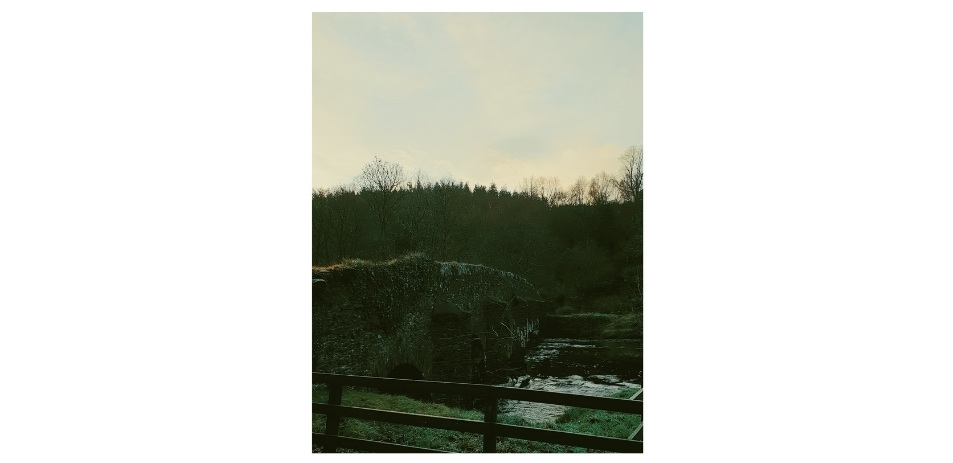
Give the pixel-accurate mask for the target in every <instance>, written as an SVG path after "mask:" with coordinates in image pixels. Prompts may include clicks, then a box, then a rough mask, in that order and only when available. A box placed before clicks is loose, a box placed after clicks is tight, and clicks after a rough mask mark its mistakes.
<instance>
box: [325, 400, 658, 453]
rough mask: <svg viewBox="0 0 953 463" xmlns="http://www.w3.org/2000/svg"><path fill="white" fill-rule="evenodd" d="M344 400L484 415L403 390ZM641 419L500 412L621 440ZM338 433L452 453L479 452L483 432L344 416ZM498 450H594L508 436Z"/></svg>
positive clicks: (502, 418)
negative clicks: (545, 419)
mask: <svg viewBox="0 0 953 463" xmlns="http://www.w3.org/2000/svg"><path fill="white" fill-rule="evenodd" d="M635 391H636V389H634V388H625V389H622V390H620V391H619V392H617V393H616V394H613V395H612V397H618V398H628V397H631V396H632V394H634V393H635ZM311 399H312V401H314V402H322V403H324V402H327V400H328V392H327V387H325V386H314V387H313V389H312V394H311ZM342 404H344V405H350V406H355V407H364V408H374V409H378V410H392V411H399V412H405V413H418V414H424V415H433V416H445V417H451V418H460V419H465V420H474V421H482V420H483V413H482V412H480V411H477V410H463V409H459V408H453V407H448V406H446V405H442V404H435V403H428V402H420V401H417V400H413V399H410V398H407V397H404V396H401V395H390V394H382V393H378V392H373V391H368V390H364V389H360V388H345V391H344V394H343V396H342ZM641 419H642V417H641V416H639V415H631V414H627V413H615V412H606V411H601V410H590V409H580V408H574V407H570V408H568V409H567V410H565V411H564V412H563V413H562V414H561V415H559V416H558V417H556V418H555V419H554V420H552V421H548V422H530V421H527V420H525V419H523V418H522V417H519V416H517V415H514V414H508V413H501V414H500V415H499V416H498V420H499V422H500V423H505V424H512V425H517V426H528V427H534V428H544V429H555V430H559V431H567V432H574V433H581V434H591V435H597V436H607V437H618V438H622V439H625V438H627V437H628V436H629V433H631V432H632V430H633V429H635V428H636V427H637V426H638V425H639V423H641ZM311 427H312V432H324V429H325V416H324V415H320V414H313V415H312V426H311ZM340 432H341V435H343V436H348V437H356V438H359V439H368V440H376V441H382V442H391V443H396V444H403V445H412V446H416V447H427V448H432V449H437V450H444V451H448V452H458V453H471V452H480V451H481V450H482V449H483V437H482V436H480V435H477V434H470V433H461V432H455V431H447V430H443V429H429V428H421V427H416V426H407V425H400V424H392V423H382V422H376V421H364V420H354V419H349V418H344V419H342V420H341V428H340ZM313 450H315V449H313ZM497 450H498V451H499V452H501V453H580V452H595V451H592V450H587V449H584V448H579V447H569V446H565V445H556V444H548V443H544V442H531V441H524V440H521V439H510V438H505V437H501V438H499V439H498V441H497Z"/></svg>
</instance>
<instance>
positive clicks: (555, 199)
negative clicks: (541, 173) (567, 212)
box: [543, 177, 566, 207]
mask: <svg viewBox="0 0 953 463" xmlns="http://www.w3.org/2000/svg"><path fill="white" fill-rule="evenodd" d="M543 195H544V197H545V198H546V202H547V203H549V206H550V207H554V206H560V205H562V204H563V203H564V202H565V201H566V192H565V191H563V190H562V187H561V185H560V184H559V177H549V178H547V179H545V180H544V181H543Z"/></svg>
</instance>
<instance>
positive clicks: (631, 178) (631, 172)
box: [615, 146, 642, 203]
mask: <svg viewBox="0 0 953 463" xmlns="http://www.w3.org/2000/svg"><path fill="white" fill-rule="evenodd" d="M619 160H620V161H621V162H622V167H621V168H620V173H621V174H622V177H621V178H619V179H618V180H616V182H615V186H616V188H617V189H618V190H619V195H620V196H621V198H622V202H626V203H628V202H635V201H636V200H637V199H640V198H641V196H642V147H641V146H639V147H636V146H630V147H629V148H628V149H626V150H625V152H624V153H622V155H620V156H619Z"/></svg>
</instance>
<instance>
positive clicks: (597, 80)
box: [312, 13, 642, 191]
mask: <svg viewBox="0 0 953 463" xmlns="http://www.w3.org/2000/svg"><path fill="white" fill-rule="evenodd" d="M312 40H313V44H312V45H313V48H312V50H313V58H314V59H313V64H312V74H313V88H312V95H313V96H312V98H313V101H312V105H313V106H312V112H313V119H312V129H313V148H312V149H313V152H312V158H313V159H312V184H313V186H314V187H325V188H327V187H334V186H337V185H342V184H347V183H350V182H352V181H353V180H354V179H355V177H356V176H357V175H358V174H359V173H360V171H361V168H362V167H363V166H364V165H365V164H367V163H368V162H370V161H372V160H373V158H374V156H378V157H380V158H381V159H383V160H385V161H390V162H396V163H399V164H401V165H402V166H403V167H404V171H405V173H407V174H409V175H411V174H414V173H415V172H417V171H418V170H422V171H423V172H424V173H426V174H427V175H428V176H429V178H430V179H431V180H439V179H442V178H447V177H453V178H454V179H455V180H457V181H465V182H469V184H470V186H471V187H472V186H473V185H475V184H483V185H487V186H488V185H489V184H490V183H491V182H495V183H496V184H497V186H498V187H503V186H504V185H505V186H506V187H507V188H508V189H509V190H511V191H513V190H516V189H517V188H518V187H519V184H520V182H521V180H522V179H523V178H524V177H529V176H531V175H533V176H537V177H538V176H546V177H552V176H555V177H559V179H560V181H561V182H562V185H563V188H568V186H569V185H571V184H572V183H573V182H574V181H575V180H576V178H578V177H579V176H585V177H587V178H591V177H592V176H593V175H595V174H596V173H598V172H600V171H603V170H605V171H607V172H609V173H614V172H616V171H617V170H618V156H619V155H620V154H621V153H622V152H623V151H624V150H625V148H626V147H628V146H630V145H642V14H641V13H314V16H313V39H312Z"/></svg>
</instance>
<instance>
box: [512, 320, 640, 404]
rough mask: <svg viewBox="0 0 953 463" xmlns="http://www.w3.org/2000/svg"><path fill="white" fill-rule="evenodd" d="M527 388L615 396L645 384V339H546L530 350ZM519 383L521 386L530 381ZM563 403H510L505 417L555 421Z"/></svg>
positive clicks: (528, 353)
mask: <svg viewBox="0 0 953 463" xmlns="http://www.w3.org/2000/svg"><path fill="white" fill-rule="evenodd" d="M525 360H526V368H527V376H528V377H529V382H528V384H527V385H526V388H527V389H534V390H541V391H553V392H567V393H571V394H584V395H594V396H609V395H612V394H614V393H616V392H618V391H620V390H622V389H623V388H627V387H628V388H633V387H639V386H641V384H642V379H641V378H642V376H641V373H642V341H641V340H636V339H613V340H591V339H565V338H558V339H543V340H542V341H541V342H540V343H539V344H538V345H536V346H535V347H533V348H531V349H529V350H528V351H527V352H526V357H525ZM522 379H523V381H519V379H515V380H516V381H515V382H525V380H526V376H524V377H523V378H522ZM565 409H566V407H565V406H562V405H552V404H542V403H538V402H524V401H518V400H506V401H503V402H501V404H500V413H507V414H515V415H520V416H522V417H523V418H525V419H526V420H528V421H534V422H547V421H553V420H555V419H556V418H557V417H559V415H561V414H562V413H563V411H565Z"/></svg>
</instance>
